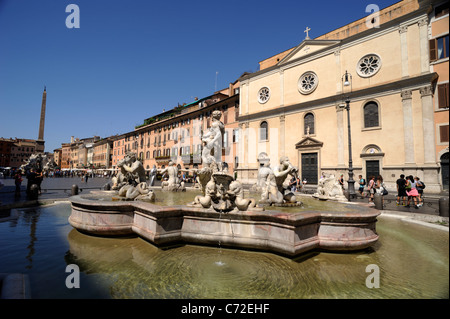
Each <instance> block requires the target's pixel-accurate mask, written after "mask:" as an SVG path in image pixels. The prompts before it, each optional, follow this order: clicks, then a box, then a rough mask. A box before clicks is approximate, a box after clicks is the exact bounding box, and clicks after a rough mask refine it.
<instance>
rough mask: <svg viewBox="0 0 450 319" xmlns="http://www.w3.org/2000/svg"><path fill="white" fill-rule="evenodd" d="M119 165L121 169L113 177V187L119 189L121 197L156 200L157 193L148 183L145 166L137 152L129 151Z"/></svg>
mask: <svg viewBox="0 0 450 319" xmlns="http://www.w3.org/2000/svg"><path fill="white" fill-rule="evenodd" d="M117 166H118V167H119V168H120V171H119V173H118V174H117V176H114V177H113V178H112V179H111V180H112V183H113V186H112V187H111V189H113V190H119V191H118V194H119V197H121V198H124V199H126V200H143V201H154V200H155V193H153V191H152V190H151V189H149V187H148V185H147V181H146V176H145V169H144V166H143V165H142V163H141V162H140V161H138V160H137V158H136V154H135V153H133V152H129V153H127V154H126V155H125V157H124V158H123V159H122V160H121V161H119V163H118V164H117Z"/></svg>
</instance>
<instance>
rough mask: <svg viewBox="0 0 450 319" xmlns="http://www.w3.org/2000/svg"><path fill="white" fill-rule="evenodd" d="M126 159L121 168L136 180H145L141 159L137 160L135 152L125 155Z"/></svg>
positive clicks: (140, 181) (139, 181)
mask: <svg viewBox="0 0 450 319" xmlns="http://www.w3.org/2000/svg"><path fill="white" fill-rule="evenodd" d="M125 158H126V160H125V161H124V164H123V169H124V170H125V171H126V172H127V173H128V175H130V176H131V177H132V178H134V180H136V182H138V183H142V182H147V178H146V176H145V168H144V165H142V163H141V161H138V160H137V157H136V153H133V152H129V153H127V154H126V156H125Z"/></svg>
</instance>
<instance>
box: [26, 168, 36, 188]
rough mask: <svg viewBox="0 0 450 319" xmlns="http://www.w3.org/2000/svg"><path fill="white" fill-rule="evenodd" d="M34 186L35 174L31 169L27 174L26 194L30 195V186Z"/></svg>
mask: <svg viewBox="0 0 450 319" xmlns="http://www.w3.org/2000/svg"><path fill="white" fill-rule="evenodd" d="M33 184H36V172H35V171H34V168H31V169H30V171H29V172H28V173H27V194H30V188H31V185H33Z"/></svg>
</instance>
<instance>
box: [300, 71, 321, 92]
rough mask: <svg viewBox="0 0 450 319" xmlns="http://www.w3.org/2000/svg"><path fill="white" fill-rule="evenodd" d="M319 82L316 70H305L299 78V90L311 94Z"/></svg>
mask: <svg viewBox="0 0 450 319" xmlns="http://www.w3.org/2000/svg"><path fill="white" fill-rule="evenodd" d="M318 84H319V78H318V77H317V74H315V73H314V72H311V71H309V72H305V73H303V75H302V76H301V77H300V79H299V80H298V90H299V92H300V93H302V94H310V93H312V92H314V90H315V89H316V88H317V85H318Z"/></svg>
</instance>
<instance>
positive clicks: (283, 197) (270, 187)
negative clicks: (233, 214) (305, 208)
mask: <svg viewBox="0 0 450 319" xmlns="http://www.w3.org/2000/svg"><path fill="white" fill-rule="evenodd" d="M258 161H259V162H260V163H261V167H260V169H259V171H258V185H260V187H261V199H260V201H259V204H261V205H275V206H300V205H302V203H301V202H299V201H297V199H296V197H295V195H294V193H292V192H291V190H290V189H289V187H288V185H287V184H286V183H285V181H286V178H287V177H288V175H291V176H294V177H295V178H298V175H297V172H298V170H297V169H296V168H295V167H293V166H292V165H291V163H290V162H289V159H288V158H287V157H286V156H282V157H281V158H280V165H279V166H276V167H275V168H274V169H272V168H271V167H270V159H269V157H268V156H267V154H265V153H261V154H260V155H259V156H258Z"/></svg>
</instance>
